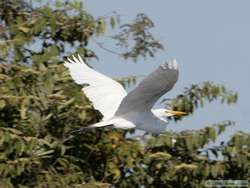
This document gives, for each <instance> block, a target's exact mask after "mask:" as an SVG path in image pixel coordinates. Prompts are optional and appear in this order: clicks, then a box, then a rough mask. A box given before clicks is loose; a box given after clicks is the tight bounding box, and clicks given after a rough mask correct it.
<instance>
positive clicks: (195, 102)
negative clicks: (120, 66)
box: [0, 0, 250, 188]
mask: <svg viewBox="0 0 250 188" xmlns="http://www.w3.org/2000/svg"><path fill="white" fill-rule="evenodd" d="M36 2H37V1H34V2H32V1H25V0H4V1H1V2H0V62H1V64H0V187H6V188H8V187H19V188H25V187H46V188H47V187H51V188H54V187H88V188H94V187H110V186H111V185H113V186H114V187H202V186H204V183H205V181H206V180H213V179H214V180H220V179H242V180H250V135H249V134H248V133H244V132H238V133H236V134H235V135H233V136H232V137H231V139H230V140H229V141H228V142H221V143H218V144H211V143H215V142H216V140H217V137H218V136H219V135H221V134H223V132H224V131H225V129H226V128H227V127H229V126H233V125H234V122H232V121H224V122H219V123H216V124H214V125H211V126H207V127H204V128H203V129H201V130H198V131H197V130H196V131H192V130H188V131H182V132H168V133H166V134H163V135H150V137H149V138H147V139H146V140H140V141H138V140H136V139H134V138H128V137H127V136H126V135H127V132H126V131H121V130H106V129H96V130H89V131H87V132H83V133H80V134H78V135H75V136H69V133H70V132H71V131H72V130H74V129H75V128H79V127H82V126H87V125H89V124H91V123H94V122H97V121H99V120H100V119H101V118H102V115H101V114H100V113H99V112H98V111H96V110H95V109H93V106H92V105H91V103H90V101H89V100H88V99H87V98H86V97H85V95H84V93H83V92H82V91H81V86H79V85H76V84H75V83H74V82H73V81H72V79H71V77H70V76H69V73H68V71H67V70H66V69H65V68H64V67H63V66H62V63H63V60H64V58H65V57H67V56H70V55H72V54H74V53H79V54H81V56H82V57H83V58H84V59H85V60H86V61H87V62H88V61H89V60H90V59H91V58H98V55H97V54H95V50H94V49H90V48H89V45H88V44H89V41H93V42H96V44H97V45H98V46H99V47H100V48H103V49H105V50H106V51H107V53H111V54H113V55H119V56H120V57H121V58H125V59H128V60H133V61H136V60H137V59H138V58H140V57H143V58H150V57H154V55H155V53H156V52H157V51H158V50H163V49H164V48H163V45H162V44H161V43H160V42H159V41H157V40H156V39H155V38H154V37H153V35H152V34H151V32H150V29H151V28H152V27H154V24H153V22H152V20H150V18H149V17H147V16H146V15H144V14H141V13H140V14H138V15H137V16H136V18H135V20H134V22H132V23H122V21H121V20H120V16H119V14H118V13H116V12H113V13H111V14H108V15H105V16H100V17H98V18H95V17H94V16H92V15H91V14H90V13H89V12H88V11H87V10H85V8H84V6H83V4H82V3H81V2H80V1H70V0H68V1H53V2H51V3H50V4H47V5H45V6H44V5H41V6H39V2H37V3H36ZM112 28H116V29H117V30H118V31H119V32H118V33H117V34H115V35H113V36H110V37H109V38H110V40H111V41H112V42H114V44H115V45H117V47H119V48H120V51H119V52H116V51H113V50H112V49H108V48H106V47H105V46H104V44H102V43H99V42H98V37H100V36H104V35H107V32H108V31H109V29H112ZM117 80H118V81H119V82H121V83H122V84H124V86H129V85H131V84H134V83H135V82H136V77H135V76H128V77H125V78H118V79H117ZM237 97H238V96H237V93H235V92H233V91H230V90H228V89H226V88H225V87H224V86H223V85H217V84H214V83H211V82H204V83H201V84H194V85H192V86H190V87H187V88H185V89H184V92H183V93H182V94H180V95H178V96H177V97H176V98H174V99H171V100H169V99H168V100H165V101H163V102H164V103H165V104H166V106H168V107H171V108H173V109H176V110H182V111H185V112H187V113H188V114H191V113H193V112H194V110H195V109H197V108H200V107H203V106H204V105H205V104H206V103H205V101H207V102H212V101H214V100H220V101H221V102H224V103H227V104H232V103H236V102H237ZM170 120H172V119H170ZM175 120H176V121H177V120H181V119H175Z"/></svg>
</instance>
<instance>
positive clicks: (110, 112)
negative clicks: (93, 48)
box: [64, 55, 186, 134]
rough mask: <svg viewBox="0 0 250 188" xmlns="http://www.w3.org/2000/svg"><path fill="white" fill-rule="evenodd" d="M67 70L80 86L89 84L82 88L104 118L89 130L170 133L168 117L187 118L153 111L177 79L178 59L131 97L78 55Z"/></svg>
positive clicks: (161, 68) (143, 82)
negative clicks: (111, 127)
mask: <svg viewBox="0 0 250 188" xmlns="http://www.w3.org/2000/svg"><path fill="white" fill-rule="evenodd" d="M64 66H66V67H67V68H68V69H69V71H70V75H71V76H72V78H73V80H74V81H75V82H76V83H77V84H87V86H85V87H83V91H84V93H85V95H86V96H87V97H88V98H89V99H90V101H91V102H92V103H93V106H94V108H95V109H97V110H99V111H100V112H101V113H102V115H103V119H102V120H101V121H100V122H98V123H95V124H92V125H90V126H89V127H105V126H110V125H113V126H114V127H115V128H120V129H134V128H135V129H140V130H144V131H146V132H150V133H157V134H158V133H163V132H166V131H167V130H166V125H167V123H168V121H167V117H168V116H173V115H179V116H180V115H184V114H186V113H185V112H179V111H172V110H166V109H163V108H158V109H152V108H153V106H154V104H155V103H156V101H157V100H158V99H159V98H160V97H161V96H162V95H164V94H165V93H166V92H168V91H169V90H171V89H172V88H173V86H174V84H175V83H176V81H177V79H178V74H179V72H178V67H177V62H176V60H175V59H174V60H171V61H168V62H166V63H165V64H163V65H161V66H159V67H158V68H157V69H156V70H155V71H153V72H152V73H151V74H149V75H148V76H147V77H146V78H145V79H144V80H143V81H142V82H141V83H140V84H139V85H138V86H137V87H136V88H135V89H134V90H132V91H131V92H129V93H127V92H126V91H125V89H124V88H123V86H122V85H121V84H120V83H118V82H116V81H115V80H113V79H111V78H109V77H107V76H105V75H103V74H101V73H99V72H96V71H95V70H93V69H91V68H90V67H89V66H88V65H87V64H86V63H85V62H84V61H83V60H82V58H81V57H80V56H79V55H78V58H76V57H75V56H73V59H69V58H68V61H66V62H65V63H64Z"/></svg>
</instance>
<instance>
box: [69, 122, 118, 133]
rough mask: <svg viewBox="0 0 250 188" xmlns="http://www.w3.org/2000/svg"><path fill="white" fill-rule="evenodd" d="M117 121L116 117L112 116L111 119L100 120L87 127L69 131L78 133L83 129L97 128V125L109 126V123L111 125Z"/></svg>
mask: <svg viewBox="0 0 250 188" xmlns="http://www.w3.org/2000/svg"><path fill="white" fill-rule="evenodd" d="M116 122H117V119H116V118H112V119H109V120H105V121H101V122H98V123H94V124H92V125H89V126H87V127H81V128H79V129H76V130H73V131H72V132H71V134H72V133H78V132H82V131H84V130H88V129H93V128H98V127H106V126H110V125H113V124H114V123H116Z"/></svg>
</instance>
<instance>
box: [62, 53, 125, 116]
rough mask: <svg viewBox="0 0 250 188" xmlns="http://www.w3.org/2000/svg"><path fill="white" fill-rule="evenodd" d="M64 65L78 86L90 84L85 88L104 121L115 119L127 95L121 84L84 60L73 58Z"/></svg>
mask: <svg viewBox="0 0 250 188" xmlns="http://www.w3.org/2000/svg"><path fill="white" fill-rule="evenodd" d="M64 65H65V66H66V67H67V68H68V69H69V71H70V74H71V76H72V78H73V80H74V81H75V82H76V83H77V84H88V86H86V87H84V88H83V91H84V93H85V94H86V96H87V97H88V98H89V99H90V100H91V102H92V103H93V106H94V107H95V109H97V110H99V111H100V112H101V113H102V114H103V116H104V117H103V119H109V118H111V117H113V115H114V114H115V112H116V110H117V109H118V107H119V105H120V103H121V101H122V99H123V98H124V97H125V96H126V95H127V93H126V91H125V90H124V88H123V87H122V85H121V84H119V83H118V82H116V81H114V80H112V79H111V78H109V77H107V76H105V75H103V74H101V73H99V72H96V71H94V70H93V69H91V68H90V67H88V66H87V65H86V64H85V63H84V61H83V60H82V58H81V57H80V56H79V55H78V58H76V57H75V56H73V60H72V59H68V61H66V62H65V63H64Z"/></svg>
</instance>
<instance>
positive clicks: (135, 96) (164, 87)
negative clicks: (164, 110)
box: [115, 59, 179, 116]
mask: <svg viewBox="0 0 250 188" xmlns="http://www.w3.org/2000/svg"><path fill="white" fill-rule="evenodd" d="M178 75H179V71H178V67H177V62H176V60H175V59H174V60H171V61H168V62H166V63H165V64H163V65H161V66H159V67H158V69H156V70H155V71H154V72H152V73H151V74H149V75H148V76H147V77H146V78H145V79H144V80H143V81H142V82H141V83H140V84H139V85H138V86H137V87H136V88H135V89H134V90H132V91H131V92H130V93H128V94H127V96H126V97H125V98H124V99H123V100H122V103H121V105H120V106H119V108H118V110H117V112H116V114H115V115H117V116H119V115H121V114H126V113H128V112H130V111H137V112H145V111H148V112H150V110H151V108H152V107H153V105H154V104H155V103H156V101H157V100H158V99H159V98H160V97H161V96H162V95H164V94H165V93H166V92H168V91H169V90H171V89H172V87H173V86H174V84H175V83H176V81H177V80H178Z"/></svg>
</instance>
